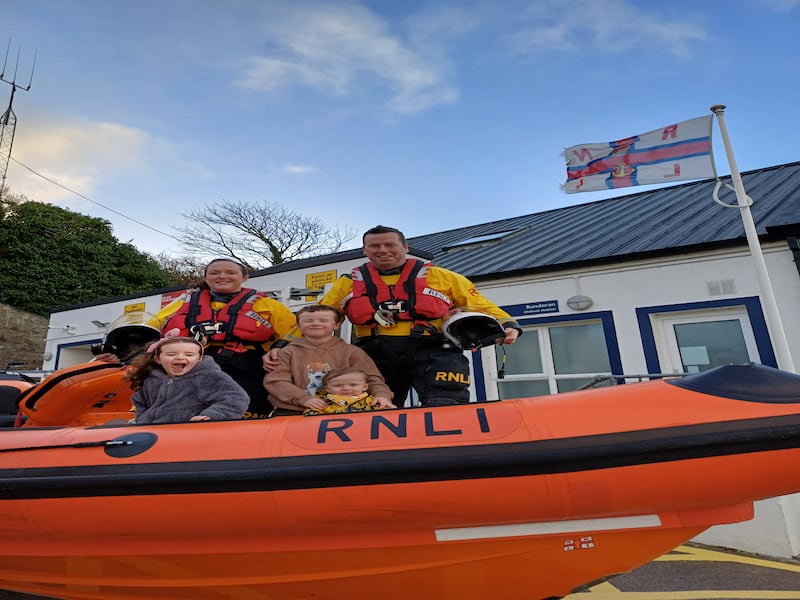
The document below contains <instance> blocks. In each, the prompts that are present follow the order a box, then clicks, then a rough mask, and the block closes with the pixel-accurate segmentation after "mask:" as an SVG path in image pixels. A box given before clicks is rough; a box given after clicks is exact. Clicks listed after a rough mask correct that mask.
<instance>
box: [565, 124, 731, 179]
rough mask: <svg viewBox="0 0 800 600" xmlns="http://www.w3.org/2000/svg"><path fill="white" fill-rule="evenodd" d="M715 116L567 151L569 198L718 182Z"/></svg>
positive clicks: (578, 146) (580, 146)
mask: <svg viewBox="0 0 800 600" xmlns="http://www.w3.org/2000/svg"><path fill="white" fill-rule="evenodd" d="M711 119H712V117H711V116H708V117H698V118H696V119H690V120H688V121H682V122H681V123H675V124H674V125H668V126H667V127H662V128H661V129H656V130H654V131H648V132H647V133H642V134H640V135H635V136H633V137H629V138H625V139H622V140H617V141H616V142H608V143H599V144H579V145H577V146H572V147H570V148H567V149H565V150H564V158H566V160H567V181H566V183H564V185H562V186H561V189H563V190H564V191H565V192H567V193H568V194H574V193H575V192H594V191H597V190H608V189H615V188H621V187H628V186H632V185H646V184H649V183H669V182H672V181H681V180H685V179H706V178H710V177H716V176H717V174H716V169H715V168H714V161H713V159H712V157H711Z"/></svg>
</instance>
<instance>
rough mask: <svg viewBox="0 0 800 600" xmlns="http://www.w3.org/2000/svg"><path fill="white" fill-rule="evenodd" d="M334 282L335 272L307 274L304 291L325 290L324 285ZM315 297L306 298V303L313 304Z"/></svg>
mask: <svg viewBox="0 0 800 600" xmlns="http://www.w3.org/2000/svg"><path fill="white" fill-rule="evenodd" d="M334 281H336V270H335V269H334V270H333V271H320V272H318V273H308V274H307V275H306V289H307V290H321V289H324V288H325V284H326V283H333V282H334ZM316 299H317V296H306V302H313V301H314V300H316Z"/></svg>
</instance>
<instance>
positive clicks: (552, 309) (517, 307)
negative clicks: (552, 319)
mask: <svg viewBox="0 0 800 600" xmlns="http://www.w3.org/2000/svg"><path fill="white" fill-rule="evenodd" d="M503 309H504V310H505V311H506V312H507V313H508V314H510V315H511V316H512V317H527V316H529V315H541V314H545V313H557V312H558V300H542V301H541V302H527V303H525V304H512V305H511V306H504V307H503Z"/></svg>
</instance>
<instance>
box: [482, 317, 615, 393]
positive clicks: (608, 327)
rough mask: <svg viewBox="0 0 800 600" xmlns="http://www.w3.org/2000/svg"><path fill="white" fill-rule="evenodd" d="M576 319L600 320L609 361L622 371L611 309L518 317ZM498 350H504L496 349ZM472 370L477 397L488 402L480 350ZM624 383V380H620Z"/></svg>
mask: <svg viewBox="0 0 800 600" xmlns="http://www.w3.org/2000/svg"><path fill="white" fill-rule="evenodd" d="M575 321H600V323H601V325H602V327H603V335H604V336H605V338H606V350H607V351H608V362H609V365H610V367H611V372H612V373H622V356H621V354H620V351H619V341H618V340H617V328H616V326H615V325H614V315H613V313H612V312H611V311H610V310H605V311H598V312H592V313H581V314H572V315H549V316H545V317H535V318H529V319H525V318H518V319H517V323H519V324H520V325H522V326H523V327H524V326H526V325H549V324H553V323H574V322H575ZM495 351H496V352H502V350H500V349H496V350H495ZM506 351H507V352H514V346H513V345H512V346H508V347H506ZM472 371H473V375H474V377H475V397H476V399H477V401H478V402H486V378H485V377H484V375H483V357H482V354H481V353H480V352H475V353H474V354H473V355H472ZM620 383H623V382H620Z"/></svg>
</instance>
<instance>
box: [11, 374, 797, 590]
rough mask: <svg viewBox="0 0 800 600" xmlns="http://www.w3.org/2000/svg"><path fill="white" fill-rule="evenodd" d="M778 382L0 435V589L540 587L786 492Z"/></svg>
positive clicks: (789, 419)
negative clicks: (741, 392)
mask: <svg viewBox="0 0 800 600" xmlns="http://www.w3.org/2000/svg"><path fill="white" fill-rule="evenodd" d="M760 374H761V371H758V370H757V371H756V372H754V371H752V370H750V371H746V372H744V373H743V374H742V375H743V376H744V377H745V381H747V382H750V383H752V381H753V379H754V377H755V378H756V379H757V376H759V375H760ZM731 376H732V375H731V374H727V375H726V379H730V378H731ZM771 376H772V374H770V377H771ZM795 378H796V376H794V375H788V374H781V381H780V383H781V384H791V385H785V386H784V387H782V388H780V389H778V388H777V387H775V385H773V386H772V388H771V389H770V391H768V392H766V393H763V394H760V393H759V392H758V391H753V392H752V394H751V393H750V392H748V393H747V394H746V395H748V396H750V395H752V396H753V398H752V399H747V398H731V397H730V396H731V395H735V394H736V392H730V391H727V387H726V386H725V385H723V386H721V387H719V389H718V386H716V384H714V385H710V384H709V385H699V387H698V386H694V387H693V384H692V381H693V380H690V381H689V384H688V385H687V386H686V387H679V386H676V385H672V384H668V383H666V382H663V381H661V382H651V383H646V384H639V385H626V386H620V387H618V388H616V389H613V390H612V389H609V390H598V391H596V392H576V393H572V394H562V395H559V396H555V397H546V398H534V399H527V400H515V401H504V402H498V403H486V404H472V405H466V406H457V407H441V408H435V409H407V410H398V411H388V412H383V411H381V412H375V413H361V414H353V415H345V416H321V417H308V418H305V417H286V418H280V419H271V420H267V421H242V422H225V423H192V424H178V425H157V426H147V427H144V426H142V427H135V426H116V427H107V426H106V427H88V428H74V427H67V428H58V429H35V428H34V429H17V430H12V431H7V432H4V433H3V434H2V435H1V436H0V509H2V510H0V588H7V589H13V590H19V591H26V592H30V593H37V594H43V595H50V596H54V597H58V598H76V599H77V598H98V599H100V598H108V599H124V598H127V599H133V598H172V599H174V598H197V599H203V598H242V599H245V600H249V599H251V598H252V599H259V598H263V599H281V600H282V599H286V600H289V599H292V600H295V599H300V598H308V599H312V598H313V599H315V600H320V599H328V598H330V599H334V598H335V599H341V598H352V599H355V600H360V599H361V598H364V599H366V598H374V597H375V595H376V594H377V593H379V594H380V596H381V597H385V598H388V599H394V598H397V599H400V598H403V599H407V598H409V597H419V598H431V599H448V598H459V599H475V600H478V599H483V598H495V597H496V598H503V600H513V599H516V598H520V599H522V598H524V599H525V600H531V599H544V598H556V597H561V596H564V595H566V594H568V593H570V592H571V591H573V590H574V589H575V588H576V587H579V586H581V585H585V584H587V583H588V582H591V581H594V580H598V579H600V578H604V577H608V576H611V575H613V574H616V573H620V572H627V571H630V570H631V569H634V568H636V567H637V566H639V565H641V564H643V563H645V562H647V561H649V560H651V559H653V558H655V557H656V556H658V555H660V554H662V553H664V552H666V551H668V550H670V549H671V548H673V547H675V546H677V545H679V544H681V543H683V542H684V541H686V540H688V539H690V538H692V537H694V536H696V535H697V534H699V533H700V532H702V531H703V530H705V529H706V528H708V527H709V526H711V525H715V524H719V523H731V522H737V521H742V520H745V519H748V518H751V517H752V502H753V501H754V500H758V499H761V498H767V497H773V496H778V495H783V494H789V493H794V492H797V491H800V474H798V471H797V468H796V465H797V464H798V462H799V461H800V385H797V381H796V379H795ZM750 383H747V385H745V384H742V385H741V386H738V387H737V386H734V388H735V389H744V388H746V387H747V386H748V385H750ZM773 383H775V384H777V382H773ZM701 384H702V381H701ZM763 391H764V390H762V392H763ZM723 393H724V394H725V395H715V394H723Z"/></svg>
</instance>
